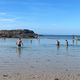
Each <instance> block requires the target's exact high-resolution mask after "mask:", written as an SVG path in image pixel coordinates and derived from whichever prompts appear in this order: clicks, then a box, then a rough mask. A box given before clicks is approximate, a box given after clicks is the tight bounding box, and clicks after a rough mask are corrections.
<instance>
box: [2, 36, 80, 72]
mask: <svg viewBox="0 0 80 80" xmlns="http://www.w3.org/2000/svg"><path fill="white" fill-rule="evenodd" d="M16 40H17V39H16V38H6V39H3V38H1V39H0V71H4V72H5V71H38V72H39V71H48V72H49V71H50V72H52V71H80V41H77V40H75V39H74V42H73V36H72V35H44V36H39V38H38V39H25V38H24V39H22V40H23V45H22V47H21V48H20V47H17V46H16ZM57 40H59V41H60V46H59V47H57V46H56V41H57ZM65 40H68V44H69V46H67V47H66V46H65V44H66V41H65Z"/></svg>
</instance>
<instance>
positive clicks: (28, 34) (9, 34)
mask: <svg viewBox="0 0 80 80" xmlns="http://www.w3.org/2000/svg"><path fill="white" fill-rule="evenodd" d="M0 37H1V38H2V37H4V38H19V37H21V38H37V37H38V34H36V33H34V32H33V31H32V30H28V29H17V30H0Z"/></svg>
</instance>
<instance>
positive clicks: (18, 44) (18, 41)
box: [16, 38, 23, 47]
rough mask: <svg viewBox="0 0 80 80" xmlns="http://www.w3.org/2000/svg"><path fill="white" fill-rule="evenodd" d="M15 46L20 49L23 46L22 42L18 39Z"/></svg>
mask: <svg viewBox="0 0 80 80" xmlns="http://www.w3.org/2000/svg"><path fill="white" fill-rule="evenodd" d="M16 44H17V46H18V47H21V46H22V45H23V42H22V40H21V38H19V39H18V40H17V42H16Z"/></svg>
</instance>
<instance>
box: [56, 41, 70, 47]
mask: <svg viewBox="0 0 80 80" xmlns="http://www.w3.org/2000/svg"><path fill="white" fill-rule="evenodd" d="M65 41H66V44H65V46H66V47H68V45H69V44H68V40H65ZM56 45H57V46H58V47H59V46H60V41H59V40H57V44H56Z"/></svg>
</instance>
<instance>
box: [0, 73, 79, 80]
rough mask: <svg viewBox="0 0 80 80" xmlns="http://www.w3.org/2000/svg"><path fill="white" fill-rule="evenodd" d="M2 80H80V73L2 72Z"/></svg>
mask: <svg viewBox="0 0 80 80" xmlns="http://www.w3.org/2000/svg"><path fill="white" fill-rule="evenodd" d="M0 80H80V73H71V72H53V73H50V72H39V73H38V72H31V73H30V72H29V73H28V72H6V73H5V72H2V73H0Z"/></svg>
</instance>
